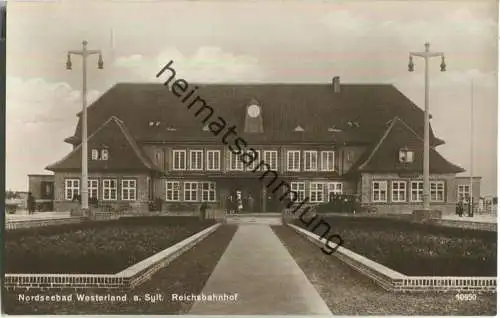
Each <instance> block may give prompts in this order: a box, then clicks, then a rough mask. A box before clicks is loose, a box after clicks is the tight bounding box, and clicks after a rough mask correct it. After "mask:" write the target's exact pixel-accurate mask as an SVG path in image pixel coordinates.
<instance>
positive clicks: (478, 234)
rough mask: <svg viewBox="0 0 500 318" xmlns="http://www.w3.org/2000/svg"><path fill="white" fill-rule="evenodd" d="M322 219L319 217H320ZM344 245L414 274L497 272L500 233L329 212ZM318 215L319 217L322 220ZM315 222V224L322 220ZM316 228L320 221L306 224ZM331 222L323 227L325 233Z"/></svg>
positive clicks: (370, 257)
mask: <svg viewBox="0 0 500 318" xmlns="http://www.w3.org/2000/svg"><path fill="white" fill-rule="evenodd" d="M318 219H319V218H318ZM323 220H324V221H325V222H327V223H328V224H329V225H330V226H331V229H332V230H331V233H336V234H339V235H340V236H341V237H342V239H343V241H344V242H343V246H344V247H345V248H348V249H350V250H352V251H353V252H356V253H358V254H361V255H363V256H365V257H367V258H369V259H371V260H374V261H376V262H378V263H380V264H383V265H385V266H387V267H389V268H391V269H394V270H396V271H398V272H401V273H403V274H406V275H410V276H420V275H422V276H427V275H429V276H496V275H497V233H496V232H487V231H478V230H471V229H459V228H451V227H443V226H437V225H429V224H417V223H411V222H408V221H404V220H397V219H389V218H373V217H370V218H368V217H366V218H364V217H356V218H354V217H353V218H349V217H325V218H323ZM317 222H318V221H316V223H317ZM316 223H314V224H316ZM295 224H296V225H297V226H302V227H304V228H306V229H308V230H312V228H313V227H314V224H312V225H311V226H309V227H305V226H304V225H303V224H302V222H301V221H299V220H296V221H295ZM325 229H326V226H325V225H323V226H321V227H318V228H317V230H316V231H315V233H316V234H318V235H322V234H323V232H324V231H325Z"/></svg>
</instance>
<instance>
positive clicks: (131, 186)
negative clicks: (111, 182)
mask: <svg viewBox="0 0 500 318" xmlns="http://www.w3.org/2000/svg"><path fill="white" fill-rule="evenodd" d="M136 194H137V181H136V180H135V179H123V180H122V200H126V201H135V200H136Z"/></svg>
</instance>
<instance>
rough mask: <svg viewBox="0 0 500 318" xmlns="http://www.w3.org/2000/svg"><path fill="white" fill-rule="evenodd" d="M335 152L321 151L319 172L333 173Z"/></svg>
mask: <svg viewBox="0 0 500 318" xmlns="http://www.w3.org/2000/svg"><path fill="white" fill-rule="evenodd" d="M334 160H335V152H333V151H322V152H321V171H334V170H335V166H334V163H335V162H334Z"/></svg>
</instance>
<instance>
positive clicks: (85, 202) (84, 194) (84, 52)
mask: <svg viewBox="0 0 500 318" xmlns="http://www.w3.org/2000/svg"><path fill="white" fill-rule="evenodd" d="M87 43H88V42H87V41H83V42H82V49H81V50H77V51H68V59H67V61H66V69H68V70H71V55H80V56H81V57H82V73H83V84H82V85H83V86H82V120H81V123H82V181H81V184H80V188H81V190H80V195H81V208H82V211H83V213H86V212H87V211H88V209H89V190H88V149H87V138H88V134H87V57H88V56H90V55H95V54H98V55H99V60H98V62H97V67H98V68H99V69H103V68H104V62H103V60H102V53H101V51H100V50H89V49H87Z"/></svg>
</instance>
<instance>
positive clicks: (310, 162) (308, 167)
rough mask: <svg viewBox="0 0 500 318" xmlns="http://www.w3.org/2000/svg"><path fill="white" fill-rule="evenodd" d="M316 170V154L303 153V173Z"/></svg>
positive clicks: (314, 152)
mask: <svg viewBox="0 0 500 318" xmlns="http://www.w3.org/2000/svg"><path fill="white" fill-rule="evenodd" d="M316 170H318V152H317V151H304V171H316Z"/></svg>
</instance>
